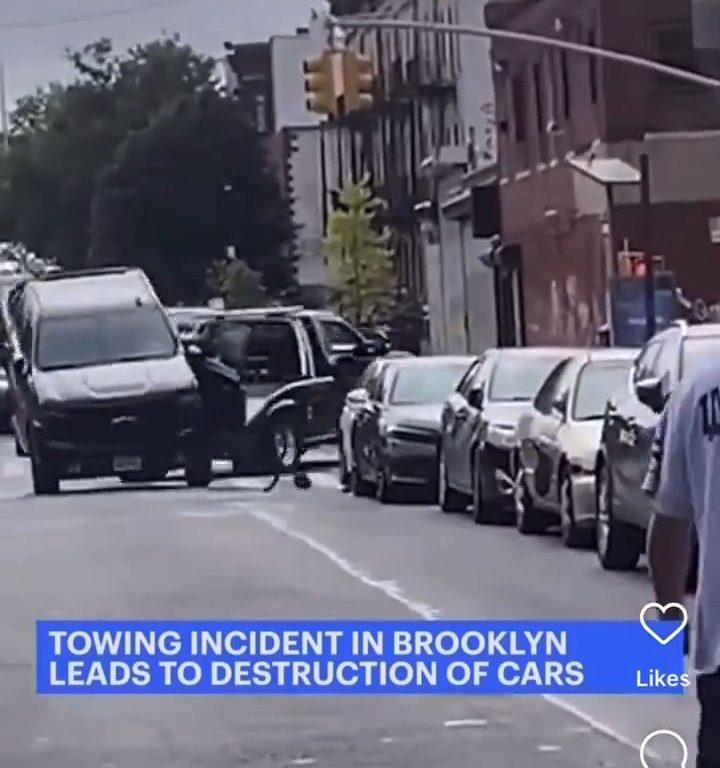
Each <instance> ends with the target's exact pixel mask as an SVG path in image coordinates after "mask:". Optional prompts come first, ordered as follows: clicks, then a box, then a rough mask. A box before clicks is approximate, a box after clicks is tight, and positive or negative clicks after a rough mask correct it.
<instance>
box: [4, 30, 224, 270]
mask: <svg viewBox="0 0 720 768" xmlns="http://www.w3.org/2000/svg"><path fill="white" fill-rule="evenodd" d="M67 57H68V59H69V60H70V62H71V63H72V64H73V66H74V69H75V72H76V78H75V80H74V82H72V83H70V84H69V85H67V86H64V85H59V84H52V85H50V86H48V87H47V88H43V89H40V90H38V91H36V92H35V93H33V94H31V95H29V96H26V97H25V98H23V99H20V101H19V102H18V106H17V109H16V110H15V112H14V114H13V115H12V117H11V151H10V153H9V157H8V158H7V162H6V164H5V165H4V167H3V169H2V171H3V179H2V180H3V181H4V182H5V185H6V186H7V189H8V192H7V194H3V195H2V197H0V206H2V211H0V220H3V222H8V221H9V222H10V224H9V228H10V230H11V231H10V234H11V236H12V239H14V240H16V241H19V242H23V243H25V244H26V245H27V247H28V248H29V249H30V250H32V251H35V252H36V253H38V254H39V255H40V256H42V257H49V258H53V259H55V260H57V261H58V262H59V263H60V264H62V265H63V266H66V267H79V266H84V265H85V264H86V262H87V252H88V245H89V230H90V210H91V202H92V199H93V196H94V193H95V188H96V185H97V180H98V177H99V175H100V173H101V172H102V171H103V170H104V169H105V168H106V167H107V166H108V165H109V164H110V163H111V162H112V159H113V156H114V153H115V151H116V149H117V148H118V146H119V145H120V144H121V143H122V142H123V141H124V140H125V139H126V137H127V136H128V135H129V134H130V133H131V132H133V131H136V130H141V129H143V128H145V127H146V126H147V125H149V124H150V123H151V122H152V120H153V119H154V118H155V116H156V115H157V113H158V111H159V110H161V109H162V108H163V107H164V106H166V105H167V104H172V103H175V102H176V101H177V100H178V99H179V98H181V97H183V96H187V95H190V94H194V93H198V92H199V91H201V90H205V89H207V88H208V87H214V86H215V85H216V83H215V80H214V71H215V61H214V60H213V59H211V58H208V57H205V56H201V55H199V54H197V53H195V52H194V51H193V50H192V49H191V48H189V47H188V46H186V45H183V44H181V43H180V41H179V40H178V38H177V37H167V38H163V39H160V40H157V41H155V42H151V43H149V44H147V45H141V46H136V47H134V48H131V49H130V50H128V51H126V52H125V53H123V54H116V53H115V52H114V51H113V48H112V45H111V43H110V41H109V40H100V41H98V42H96V43H92V44H91V45H88V46H86V47H85V48H83V49H82V50H80V51H75V52H68V53H67ZM7 226H8V225H7V224H6V228H7Z"/></svg>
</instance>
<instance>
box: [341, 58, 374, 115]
mask: <svg viewBox="0 0 720 768" xmlns="http://www.w3.org/2000/svg"><path fill="white" fill-rule="evenodd" d="M343 85H344V94H343V95H344V107H345V110H344V111H345V112H354V111H355V110H358V109H369V108H370V107H372V105H373V104H374V102H375V99H374V98H373V87H374V85H375V68H374V67H373V62H372V59H370V58H368V57H367V56H362V55H361V54H359V53H355V52H354V51H344V53H343Z"/></svg>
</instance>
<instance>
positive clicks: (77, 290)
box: [0, 267, 212, 494]
mask: <svg viewBox="0 0 720 768" xmlns="http://www.w3.org/2000/svg"><path fill="white" fill-rule="evenodd" d="M0 310H1V312H2V316H3V317H2V319H3V324H4V326H5V328H6V329H7V339H6V341H5V342H4V344H3V346H2V362H3V365H4V367H5V368H6V369H7V372H8V378H9V381H10V400H11V420H12V427H13V431H14V433H15V439H16V447H17V450H18V453H19V454H20V455H28V456H30V459H31V462H32V479H33V488H34V491H35V493H37V494H54V493H57V492H58V490H59V483H60V480H61V479H81V478H98V477H111V476H119V477H121V478H123V479H143V480H152V479H162V478H163V477H164V476H165V475H166V474H167V472H168V471H169V470H171V469H176V468H184V469H185V474H186V480H187V483H188V485H190V486H193V487H205V486H207V485H208V484H209V483H210V480H211V478H212V465H211V460H210V456H209V454H208V450H207V446H206V442H207V441H206V437H203V425H202V419H203V415H202V400H201V398H200V394H199V391H198V381H197V378H196V376H195V375H194V373H193V371H192V369H191V367H190V365H189V364H188V360H187V359H186V356H185V352H184V350H183V348H182V345H181V344H180V342H179V340H178V338H177V335H176V334H175V332H174V330H173V328H172V325H171V323H170V322H169V320H168V317H167V315H166V313H165V311H164V309H163V308H162V306H161V304H160V302H159V300H158V298H157V296H156V294H155V291H154V290H153V287H152V285H151V283H150V281H149V280H148V278H147V277H146V276H145V274H144V273H143V272H142V271H141V270H138V269H129V268H122V267H118V268H111V269H102V270H87V271H81V272H66V273H60V274H57V275H52V276H50V275H48V276H45V277H41V278H35V279H31V280H27V281H24V282H22V283H20V284H18V285H17V286H16V287H15V288H13V289H12V290H11V291H10V292H9V293H8V294H7V295H6V297H5V299H4V301H3V302H2V304H0Z"/></svg>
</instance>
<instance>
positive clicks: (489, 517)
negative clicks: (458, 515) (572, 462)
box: [438, 347, 579, 523]
mask: <svg viewBox="0 0 720 768" xmlns="http://www.w3.org/2000/svg"><path fill="white" fill-rule="evenodd" d="M578 351H579V350H575V349H569V348H556V347H523V348H505V349H491V350H488V351H487V352H486V353H485V354H484V355H482V356H481V357H479V358H477V360H476V361H475V362H474V363H473V365H472V367H471V368H470V370H468V372H467V373H466V375H465V376H464V377H463V379H462V380H461V381H460V383H459V384H458V386H457V388H456V389H455V391H454V392H453V393H452V394H451V395H450V397H449V398H448V401H447V403H446V404H445V407H444V410H443V414H442V438H441V443H440V453H439V463H438V478H439V481H438V485H439V488H438V502H439V504H440V508H441V509H442V510H443V512H464V511H465V510H466V509H467V507H468V504H472V514H473V518H474V520H475V522H476V523H488V522H501V521H502V522H504V521H509V520H512V515H513V504H512V500H513V489H514V482H515V467H514V463H515V462H514V456H515V454H516V451H517V447H518V443H517V436H516V429H517V424H518V421H519V419H520V416H521V414H522V413H523V412H524V411H525V410H526V409H527V408H528V407H529V406H530V404H531V403H532V401H533V398H534V397H535V395H536V394H537V392H538V390H539V389H540V387H541V386H542V383H543V382H544V381H545V379H546V378H547V377H548V375H549V374H550V372H551V371H552V370H553V368H555V366H556V365H557V364H558V363H560V362H562V361H563V360H566V359H567V358H569V357H571V356H572V355H573V354H575V353H577V352H578Z"/></svg>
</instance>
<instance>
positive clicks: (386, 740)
mask: <svg viewBox="0 0 720 768" xmlns="http://www.w3.org/2000/svg"><path fill="white" fill-rule="evenodd" d="M380 743H381V744H394V743H395V739H394V738H393V737H392V736H383V737H382V739H380Z"/></svg>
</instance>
